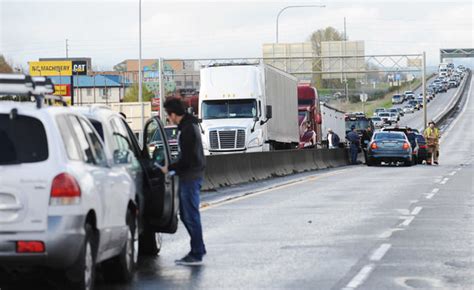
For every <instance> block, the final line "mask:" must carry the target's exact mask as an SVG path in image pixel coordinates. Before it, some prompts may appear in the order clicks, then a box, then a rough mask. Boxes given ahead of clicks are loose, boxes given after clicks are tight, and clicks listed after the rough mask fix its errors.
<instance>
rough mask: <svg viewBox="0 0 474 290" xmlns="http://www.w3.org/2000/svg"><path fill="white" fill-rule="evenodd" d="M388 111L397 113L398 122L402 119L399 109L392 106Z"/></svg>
mask: <svg viewBox="0 0 474 290" xmlns="http://www.w3.org/2000/svg"><path fill="white" fill-rule="evenodd" d="M387 112H389V113H393V114H395V115H396V116H397V120H396V122H398V121H400V113H399V112H398V109H396V108H390V109H388V110H387Z"/></svg>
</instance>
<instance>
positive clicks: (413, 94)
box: [404, 91, 415, 100]
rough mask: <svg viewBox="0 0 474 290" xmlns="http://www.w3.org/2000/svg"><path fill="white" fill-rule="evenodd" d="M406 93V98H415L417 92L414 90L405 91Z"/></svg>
mask: <svg viewBox="0 0 474 290" xmlns="http://www.w3.org/2000/svg"><path fill="white" fill-rule="evenodd" d="M404 95H405V99H406V100H411V99H413V98H415V93H413V91H405V93H404Z"/></svg>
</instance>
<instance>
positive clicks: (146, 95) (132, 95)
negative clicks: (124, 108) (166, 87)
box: [123, 84, 154, 102]
mask: <svg viewBox="0 0 474 290" xmlns="http://www.w3.org/2000/svg"><path fill="white" fill-rule="evenodd" d="M142 95H143V101H144V102H150V101H151V98H153V96H154V95H153V93H152V92H150V91H149V90H148V89H147V88H146V86H145V85H143V86H142ZM123 101H124V102H138V84H133V85H132V86H131V87H130V88H128V89H127V93H126V94H125V97H124V98H123Z"/></svg>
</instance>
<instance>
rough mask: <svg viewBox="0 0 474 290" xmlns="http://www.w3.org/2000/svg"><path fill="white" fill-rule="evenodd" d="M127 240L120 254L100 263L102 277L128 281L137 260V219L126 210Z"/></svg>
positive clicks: (109, 279)
mask: <svg viewBox="0 0 474 290" xmlns="http://www.w3.org/2000/svg"><path fill="white" fill-rule="evenodd" d="M126 221H127V227H128V229H127V240H126V242H125V245H124V246H123V249H122V251H121V252H120V254H119V255H118V256H116V257H114V258H112V259H110V260H107V261H105V262H104V263H103V264H102V269H103V274H104V278H105V279H106V280H107V281H110V282H128V281H130V280H131V279H132V278H133V273H134V271H135V267H136V265H137V260H138V227H137V225H138V221H137V217H136V215H134V214H133V213H132V212H130V211H128V212H127V217H126Z"/></svg>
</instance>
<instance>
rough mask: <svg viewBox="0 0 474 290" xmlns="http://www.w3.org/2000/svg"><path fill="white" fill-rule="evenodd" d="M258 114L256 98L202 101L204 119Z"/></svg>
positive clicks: (251, 116)
mask: <svg viewBox="0 0 474 290" xmlns="http://www.w3.org/2000/svg"><path fill="white" fill-rule="evenodd" d="M255 116H257V102H256V101H255V100H252V99H249V100H218V101H204V102H202V118H203V119H236V118H253V117H255Z"/></svg>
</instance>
